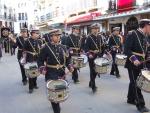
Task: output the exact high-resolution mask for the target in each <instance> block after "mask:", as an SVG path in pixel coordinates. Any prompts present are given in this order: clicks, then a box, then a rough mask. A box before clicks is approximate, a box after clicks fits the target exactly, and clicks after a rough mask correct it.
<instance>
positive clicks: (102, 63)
mask: <svg viewBox="0 0 150 113" xmlns="http://www.w3.org/2000/svg"><path fill="white" fill-rule="evenodd" d="M94 63H95V71H96V72H97V73H99V74H104V73H107V68H108V65H109V60H108V59H106V58H97V59H95V60H94Z"/></svg>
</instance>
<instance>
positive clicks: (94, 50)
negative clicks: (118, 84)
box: [85, 23, 105, 93]
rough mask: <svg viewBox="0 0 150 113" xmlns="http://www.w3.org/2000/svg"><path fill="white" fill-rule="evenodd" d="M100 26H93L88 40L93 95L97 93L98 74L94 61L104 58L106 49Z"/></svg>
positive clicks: (90, 85) (87, 48) (87, 50)
mask: <svg viewBox="0 0 150 113" xmlns="http://www.w3.org/2000/svg"><path fill="white" fill-rule="evenodd" d="M99 28H100V25H99V24H98V23H94V24H92V25H91V34H90V35H89V36H88V38H87V39H86V44H85V46H86V52H87V53H88V60H89V68H90V82H89V87H91V88H92V91H93V93H95V92H96V91H97V87H96V84H95V78H96V75H97V72H95V64H94V60H95V59H96V58H97V57H98V56H99V57H102V56H103V53H104V49H105V45H104V42H103V40H102V37H101V35H100V34H99Z"/></svg>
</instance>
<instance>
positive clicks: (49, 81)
mask: <svg viewBox="0 0 150 113" xmlns="http://www.w3.org/2000/svg"><path fill="white" fill-rule="evenodd" d="M53 81H63V82H65V84H66V89H68V83H67V82H66V81H65V80H63V79H57V80H48V81H47V82H46V88H47V89H48V90H49V91H53V92H54V91H56V90H55V89H50V88H49V87H48V84H49V83H51V82H53Z"/></svg>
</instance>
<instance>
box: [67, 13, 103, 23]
mask: <svg viewBox="0 0 150 113" xmlns="http://www.w3.org/2000/svg"><path fill="white" fill-rule="evenodd" d="M100 15H101V13H100V12H92V13H87V14H82V15H78V16H75V17H70V18H68V19H67V21H66V23H67V24H74V23H81V22H87V21H91V20H93V19H94V18H95V17H98V16H100Z"/></svg>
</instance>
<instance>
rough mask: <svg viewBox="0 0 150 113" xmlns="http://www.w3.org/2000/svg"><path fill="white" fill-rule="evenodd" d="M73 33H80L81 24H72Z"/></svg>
mask: <svg viewBox="0 0 150 113" xmlns="http://www.w3.org/2000/svg"><path fill="white" fill-rule="evenodd" d="M72 33H73V34H75V35H76V34H77V35H78V34H79V33H80V26H79V25H73V26H72Z"/></svg>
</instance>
